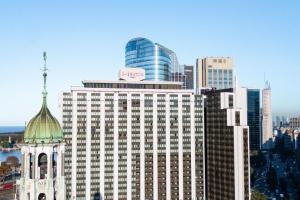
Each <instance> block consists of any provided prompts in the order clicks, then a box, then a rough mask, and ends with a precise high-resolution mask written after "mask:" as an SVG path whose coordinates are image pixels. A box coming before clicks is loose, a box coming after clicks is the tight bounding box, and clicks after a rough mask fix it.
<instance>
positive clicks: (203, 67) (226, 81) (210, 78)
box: [196, 57, 234, 89]
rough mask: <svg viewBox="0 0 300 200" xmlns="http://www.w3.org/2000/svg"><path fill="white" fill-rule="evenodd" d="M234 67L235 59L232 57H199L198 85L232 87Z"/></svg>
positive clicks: (197, 65) (197, 66)
mask: <svg viewBox="0 0 300 200" xmlns="http://www.w3.org/2000/svg"><path fill="white" fill-rule="evenodd" d="M233 69H234V66H233V60H232V59H231V58H223V57H206V58H203V59H200V58H199V59H197V63H196V87H197V88H203V87H214V88H216V89H225V88H232V87H233Z"/></svg>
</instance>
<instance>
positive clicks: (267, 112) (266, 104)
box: [262, 82, 274, 149]
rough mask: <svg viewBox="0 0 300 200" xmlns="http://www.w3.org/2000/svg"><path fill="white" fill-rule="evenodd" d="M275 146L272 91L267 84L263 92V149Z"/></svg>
mask: <svg viewBox="0 0 300 200" xmlns="http://www.w3.org/2000/svg"><path fill="white" fill-rule="evenodd" d="M273 146H274V141H273V127H272V91H271V87H270V84H269V83H268V82H267V83H266V87H265V88H264V89H263V91H262V148H263V149H271V148H273Z"/></svg>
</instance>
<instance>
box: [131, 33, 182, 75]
mask: <svg viewBox="0 0 300 200" xmlns="http://www.w3.org/2000/svg"><path fill="white" fill-rule="evenodd" d="M125 65H126V67H133V68H142V69H144V70H145V72H146V80H155V81H171V73H172V72H173V71H175V70H176V69H177V68H178V67H179V65H178V60H177V56H176V54H175V53H174V52H173V51H172V50H170V49H168V48H166V47H164V46H162V45H160V44H158V43H154V42H152V41H150V40H148V39H146V38H134V39H132V40H130V41H129V42H128V43H127V44H126V49H125Z"/></svg>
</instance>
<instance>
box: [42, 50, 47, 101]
mask: <svg viewBox="0 0 300 200" xmlns="http://www.w3.org/2000/svg"><path fill="white" fill-rule="evenodd" d="M43 58H44V68H43V69H42V71H43V77H44V90H43V103H46V100H47V94H48V93H47V71H48V68H47V53H46V51H44V53H43Z"/></svg>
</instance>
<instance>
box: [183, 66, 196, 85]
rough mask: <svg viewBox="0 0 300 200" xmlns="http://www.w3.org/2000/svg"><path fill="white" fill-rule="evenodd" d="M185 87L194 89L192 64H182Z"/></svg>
mask: <svg viewBox="0 0 300 200" xmlns="http://www.w3.org/2000/svg"><path fill="white" fill-rule="evenodd" d="M184 75H185V84H186V89H194V66H193V65H184Z"/></svg>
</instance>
